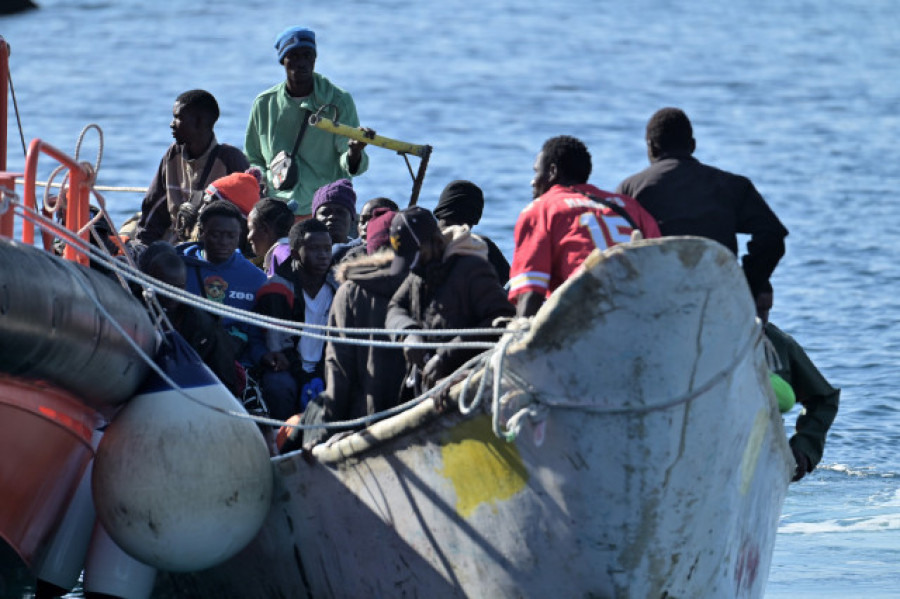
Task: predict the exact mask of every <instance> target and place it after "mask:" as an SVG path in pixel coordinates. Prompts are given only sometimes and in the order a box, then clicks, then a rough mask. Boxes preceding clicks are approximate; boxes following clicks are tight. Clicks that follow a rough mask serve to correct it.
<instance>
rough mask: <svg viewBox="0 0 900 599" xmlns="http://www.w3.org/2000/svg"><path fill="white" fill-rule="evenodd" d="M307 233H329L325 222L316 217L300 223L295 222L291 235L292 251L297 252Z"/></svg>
mask: <svg viewBox="0 0 900 599" xmlns="http://www.w3.org/2000/svg"><path fill="white" fill-rule="evenodd" d="M307 233H328V227H326V226H325V223H323V222H322V221H320V220H316V219H314V218H308V219H306V220H302V221H300V222H299V223H294V226H292V227H291V232H290V235H289V239H290V243H291V251H293V252H296V251H297V250H298V249H299V248H300V245H301V244H302V243H303V237H304V236H305V235H306V234H307ZM329 235H330V234H329Z"/></svg>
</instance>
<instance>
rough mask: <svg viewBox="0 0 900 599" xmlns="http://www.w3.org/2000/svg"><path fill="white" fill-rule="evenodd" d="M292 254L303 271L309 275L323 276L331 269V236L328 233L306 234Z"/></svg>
mask: <svg viewBox="0 0 900 599" xmlns="http://www.w3.org/2000/svg"><path fill="white" fill-rule="evenodd" d="M294 252H295V253H296V255H297V259H298V260H300V264H301V265H302V266H303V270H305V271H306V272H308V273H309V274H310V275H313V276H324V275H325V273H326V272H328V269H329V268H331V236H330V235H328V233H324V232H318V233H306V234H305V235H304V236H303V240H302V241H301V242H300V247H298V248H297V249H295V250H294Z"/></svg>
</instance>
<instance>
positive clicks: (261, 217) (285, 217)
mask: <svg viewBox="0 0 900 599" xmlns="http://www.w3.org/2000/svg"><path fill="white" fill-rule="evenodd" d="M291 201H293V200H291ZM293 225H294V210H293V208H292V207H291V206H290V205H289V204H285V203H284V202H282V201H281V200H276V199H275V198H263V199H261V200H260V201H259V203H257V204H256V206H254V207H253V210H251V211H250V215H249V216H248V217H247V241H248V242H249V243H250V247H251V248H252V250H253V255H254V258H253V264H255V265H256V266H258V267H259V268H261V269H263V270H264V271H265V273H266V275H268V276H270V277H271V276H272V275H274V274H275V268H276V267H277V266H278V265H279V264H281V263H282V262H284V261H285V260H287V259H288V258H290V257H291V243H290V240H289V239H288V234H289V233H290V231H291V227H292V226H293Z"/></svg>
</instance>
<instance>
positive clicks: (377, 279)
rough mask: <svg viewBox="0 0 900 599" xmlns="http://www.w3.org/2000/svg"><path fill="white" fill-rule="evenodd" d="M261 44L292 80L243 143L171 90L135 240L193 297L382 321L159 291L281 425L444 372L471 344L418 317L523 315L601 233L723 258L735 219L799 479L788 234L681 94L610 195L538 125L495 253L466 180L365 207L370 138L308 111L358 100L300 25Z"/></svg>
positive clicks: (346, 112) (803, 435) (817, 447)
mask: <svg viewBox="0 0 900 599" xmlns="http://www.w3.org/2000/svg"><path fill="white" fill-rule="evenodd" d="M275 50H276V57H277V60H278V61H279V62H280V63H281V64H282V65H283V66H284V69H285V75H286V77H285V80H284V81H282V82H280V83H279V84H277V85H275V86H273V87H272V88H270V89H268V90H266V91H264V92H262V93H261V94H260V95H259V96H258V97H257V98H256V100H255V101H254V103H253V107H252V109H251V112H250V116H249V122H248V124H247V129H246V138H245V142H244V147H243V149H238V148H235V147H233V146H230V145H228V144H220V143H218V141H217V140H216V137H215V133H214V125H215V123H216V121H217V119H218V117H219V110H218V106H217V103H216V100H215V98H214V97H213V96H212V95H211V94H209V93H208V92H206V91H203V90H190V91H187V92H185V93H183V94H181V95H179V96H178V97H177V98H176V100H175V104H174V108H173V120H172V123H171V128H172V134H173V137H174V140H175V141H174V143H173V144H172V145H171V146H170V147H169V148H168V149H167V150H166V152H165V153H164V155H163V158H162V160H161V161H160V164H159V168H158V169H157V172H156V174H155V176H154V177H153V181H152V183H151V185H150V187H149V189H148V191H147V194H146V196H145V198H144V199H143V202H142V206H141V212H140V216H139V218H136V219H135V222H134V223H133V224H134V230H133V231H132V232H131V234H130V235H131V240H130V242H129V249H130V251H131V252H133V254H134V256H135V258H136V261H137V264H138V265H139V267H140V268H141V270H143V271H144V272H146V273H147V274H149V275H151V276H153V277H155V278H157V279H159V280H161V281H163V282H166V283H169V284H171V285H174V286H176V287H180V288H183V289H185V290H186V291H188V292H190V293H192V294H196V295H198V296H200V297H204V298H207V299H209V300H213V301H216V302H220V303H222V304H224V305H227V306H231V307H234V308H240V309H243V310H247V311H251V312H255V313H256V314H260V315H265V316H270V317H275V318H280V319H284V320H291V321H295V322H300V323H305V324H307V325H329V326H331V327H337V328H339V329H353V328H364V329H376V330H377V329H384V330H389V331H394V333H393V334H392V335H391V336H388V335H387V334H375V333H372V334H370V335H369V336H368V337H369V339H381V340H388V339H389V338H390V339H391V340H393V341H395V342H399V343H398V344H397V345H394V346H363V345H354V344H351V343H346V341H349V340H350V337H349V336H348V335H346V334H344V333H341V332H337V333H331V336H330V337H328V338H327V339H326V337H324V336H323V335H316V334H300V335H293V334H290V333H287V332H283V331H282V330H276V329H274V328H273V329H267V328H265V327H260V326H254V325H250V324H247V323H246V322H244V321H241V320H240V319H236V318H225V317H223V318H219V317H217V316H213V315H211V314H209V313H206V312H204V311H202V310H199V309H197V308H195V307H192V306H188V305H185V304H184V303H179V302H175V301H166V303H165V305H164V306H163V307H164V308H165V309H166V311H167V313H168V316H169V319H170V321H171V323H172V325H173V327H174V328H175V329H176V330H178V331H179V332H180V333H181V334H182V335H183V336H184V337H185V339H186V340H187V341H188V342H189V343H190V344H191V345H192V346H193V347H194V348H195V349H196V350H197V353H198V355H199V356H200V357H201V358H202V359H203V360H204V361H205V362H206V364H207V365H208V366H209V367H210V369H211V370H212V371H213V372H214V373H215V374H216V375H217V376H218V377H219V378H220V379H221V381H222V382H223V384H224V385H225V386H226V387H228V389H230V390H231V391H232V392H233V393H235V394H236V395H237V396H239V397H241V396H243V395H244V394H245V392H246V390H247V389H248V387H250V386H253V387H254V389H255V391H256V392H257V393H258V394H260V395H261V397H262V398H263V402H264V404H265V406H266V407H267V413H268V415H269V416H270V417H272V418H275V419H278V420H287V421H288V422H290V423H297V422H300V423H303V424H308V425H314V424H320V423H323V422H329V423H331V422H342V421H346V420H350V419H354V418H358V417H361V416H366V415H372V414H375V413H378V412H381V411H383V410H386V409H388V408H391V407H393V406H396V405H399V404H401V403H402V402H404V401H406V400H407V399H410V398H413V397H416V396H418V395H420V394H421V393H423V392H425V391H426V390H428V389H430V388H432V387H433V386H434V385H435V384H436V383H437V382H438V381H441V380H444V379H445V378H446V377H448V376H453V375H454V373H455V372H456V371H457V369H458V368H459V367H460V366H461V365H463V364H464V363H465V362H466V361H467V360H469V359H470V358H472V357H473V356H474V355H476V354H477V353H478V351H479V350H477V349H476V350H473V349H469V348H466V347H464V346H461V345H460V344H458V343H456V341H460V340H462V339H461V338H447V337H446V336H443V337H440V336H435V335H432V334H430V332H433V331H435V330H441V329H443V330H447V329H471V328H478V329H486V328H492V327H493V328H498V329H499V328H502V327H504V326H505V323H506V322H508V321H509V320H511V319H513V318H516V317H524V318H527V317H531V316H533V315H534V314H536V313H537V312H538V310H539V309H540V308H541V306H542V304H543V303H544V301H545V300H546V299H547V298H548V297H549V296H550V295H551V294H552V293H553V292H554V290H556V289H557V288H558V287H559V286H560V285H561V284H562V283H563V282H565V281H566V279H568V278H569V277H570V276H572V275H573V273H575V272H577V270H578V269H579V267H580V266H581V264H582V263H583V262H584V260H585V259H586V258H587V256H588V255H589V254H590V253H591V252H593V251H595V250H597V249H599V250H604V249H606V248H609V247H611V246H613V245H616V244H618V243H623V242H628V241H631V240H633V239H635V238H654V237H660V236H671V235H696V236H701V237H706V238H709V239H713V240H715V241H717V242H719V243H721V244H723V245H724V246H725V247H727V248H728V249H729V250H730V251H731V252H732V253H733V254H734V255H735V256H736V257H737V256H738V255H739V253H740V252H739V249H740V248H739V247H738V239H737V235H738V234H746V235H749V242H748V244H747V248H746V252H745V253H744V254H743V255H741V256H740V261H741V264H742V267H743V270H744V273H745V274H746V278H747V282H748V287H749V289H750V293H751V295H752V298H753V301H754V302H755V303H756V307H757V314H758V316H759V318H760V319H761V321H762V323H763V324H764V331H765V334H766V336H767V337H768V338H769V339H770V340H771V342H772V345H773V346H774V348H775V349H776V351H777V353H778V354H779V357H780V358H781V360H780V363H781V368H780V370H779V371H778V372H777V374H778V375H780V376H781V377H782V378H783V379H784V380H786V381H787V382H788V383H789V384H790V385H791V386H792V387H793V390H794V392H795V393H796V396H797V399H798V401H800V402H802V403H803V405H804V411H803V413H802V414H801V415H800V417H799V418H798V421H797V430H796V433H795V434H794V435H793V436H792V437H791V439H790V446H791V448H792V450H793V453H794V456H795V459H796V462H797V469H796V473H795V476H794V479H795V480H799V479H800V478H802V477H803V476H804V475H805V474H806V473H808V472H811V471H812V470H813V469H814V468H815V467H816V465H817V464H818V463H819V461H820V460H821V458H822V452H823V449H824V444H825V437H826V434H827V431H828V429H829V427H830V426H831V423H832V422H833V420H834V417H835V415H836V413H837V409H838V398H839V392H840V390H839V389H836V388H833V387H832V386H831V385H830V384H829V383H828V382H827V381H826V380H825V378H824V377H823V376H822V375H821V373H820V372H819V371H818V369H817V368H816V367H815V366H814V365H813V363H812V362H811V360H810V359H809V357H808V356H807V355H806V353H805V352H804V351H803V349H802V348H801V347H800V346H799V345H798V344H797V343H796V342H795V341H794V340H793V339H792V338H791V337H790V336H788V335H786V334H785V333H783V332H782V331H780V330H779V329H778V328H777V327H775V325H773V324H772V323H770V322H768V316H769V311H770V309H771V307H772V302H773V292H772V286H771V283H770V278H771V276H772V273H773V271H774V270H775V268H776V265H777V264H778V262H779V260H780V259H781V257H782V256H783V255H784V253H785V242H784V240H785V237H786V236H787V234H788V231H787V229H786V228H785V227H784V225H783V224H782V223H781V222H780V220H779V219H778V217H777V216H776V215H775V213H774V212H773V211H772V210H771V208H770V207H769V205H768V204H767V203H766V201H765V200H764V199H763V197H762V196H761V195H760V194H759V192H758V191H757V190H756V188H755V187H754V185H753V183H752V182H751V181H750V180H749V179H748V178H746V177H743V176H740V175H736V174H732V173H729V172H726V171H723V170H720V169H717V168H714V167H712V166H709V165H705V164H703V163H701V162H700V161H698V160H697V159H696V158H694V157H693V153H694V150H695V146H696V143H695V140H694V137H693V130H692V126H691V123H690V120H689V119H688V117H687V115H686V114H685V113H684V112H683V111H682V110H680V109H677V108H663V109H661V110H659V111H657V112H656V113H655V114H654V115H652V117H651V118H650V120H649V122H648V124H647V128H646V143H647V153H648V158H649V161H650V165H649V167H647V168H646V169H644V170H642V171H640V172H638V173H637V174H635V175H633V176H631V177H628V178H627V179H625V180H624V181H623V182H622V183H621V184H620V185H619V186H618V187H617V189H616V190H615V192H608V191H604V190H602V189H600V188H598V187H596V186H594V185H592V184H591V183H589V182H588V181H589V178H590V175H591V168H592V164H591V155H590V152H589V150H588V148H587V147H586V146H585V144H584V143H583V142H582V141H580V140H579V139H577V138H575V137H572V136H569V135H559V136H555V137H552V138H550V139H548V140H546V142H545V143H544V144H543V146H542V147H541V148H540V149H539V151H538V152H537V156H536V159H535V162H534V167H533V168H534V178H533V180H532V182H531V186H532V192H533V198H532V201H531V202H530V203H527V205H525V206H523V209H522V211H521V213H520V214H519V215H518V218H517V221H516V224H515V230H514V251H513V255H512V262H511V263H509V262H508V261H507V260H506V258H505V257H504V255H503V253H502V252H501V251H500V250H499V249H498V247H497V245H496V244H495V243H494V242H493V241H492V240H491V239H489V238H488V237H487V236H485V235H483V234H480V233H476V232H474V230H473V228H474V227H476V226H477V224H478V223H479V221H480V219H481V217H482V213H483V211H484V208H485V198H484V194H483V192H482V190H481V188H479V186H478V185H477V184H475V183H473V182H472V181H468V180H465V179H458V180H454V181H450V182H448V183H447V184H446V186H445V187H444V188H443V191H442V193H441V195H440V198H439V200H438V202H437V204H436V207H435V209H434V210H433V211H431V210H428V209H426V208H423V207H420V206H411V207H408V208H404V209H401V207H400V206H399V204H398V203H397V202H395V201H394V200H392V199H390V198H386V197H374V198H371V199H368V200H367V201H365V202H362V203H361V205H360V201H359V198H357V194H356V192H355V190H354V187H353V183H352V181H353V178H354V177H357V176H359V175H362V174H363V173H365V172H366V170H367V168H368V157H367V155H366V151H365V147H366V143H365V142H361V141H356V140H351V139H348V138H346V137H343V136H339V135H335V134H333V133H330V132H327V131H324V130H321V129H319V128H316V127H309V126H308V123H309V117H310V115H311V114H315V113H318V112H319V111H322V110H326V111H328V112H329V114H333V115H334V116H336V117H339V119H340V122H341V123H343V124H346V125H349V126H352V127H355V128H360V127H359V119H358V116H357V112H356V107H355V105H354V102H353V98H352V97H351V95H350V94H349V93H348V92H346V91H344V90H342V89H341V88H339V87H338V86H336V85H334V84H333V83H332V82H331V81H329V80H328V79H327V78H326V77H325V76H323V75H321V74H319V73H317V72H316V71H315V61H316V56H317V55H316V37H315V33H314V32H313V31H311V30H309V29H306V28H302V27H292V28H289V29H287V30H286V31H284V32H283V33H281V34H280V35H279V36H278V37H277V39H276V42H275ZM361 129H362V130H363V131H364V133H365V134H366V135H367V136H369V137H370V138H371V136H373V135H374V131H372V130H370V129H364V128H361ZM397 331H401V332H402V333H397ZM485 338H486V339H489V340H491V339H496V336H494V337H489V336H488V337H485ZM466 340H472V339H471V338H467V339H466ZM444 399H446V398H444ZM334 432H335V431H334V429H328V430H326V429H324V428H322V429H319V428H316V429H307V430H305V432H302V431H301V430H300V429H298V428H293V427H285V428H283V429H282V431H281V433H280V434H279V439H278V445H279V447H278V450H280V451H282V452H284V451H289V450H294V449H297V448H300V447H307V448H309V447H311V446H312V445H314V444H315V443H318V442H322V441H323V440H324V439H325V438H326V437H327V436H329V435H330V434H332V433H334ZM275 450H276V449H273V451H275Z"/></svg>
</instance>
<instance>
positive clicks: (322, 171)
mask: <svg viewBox="0 0 900 599" xmlns="http://www.w3.org/2000/svg"><path fill="white" fill-rule="evenodd" d="M275 49H276V50H277V52H278V61H279V62H280V63H281V64H282V65H284V70H285V73H286V75H287V77H286V79H285V81H282V82H281V83H279V84H278V85H276V86H274V87H272V88H270V89H267V90H266V91H264V92H262V93H261V94H260V95H259V96H257V97H256V100H254V101H253V108H252V109H251V111H250V121H249V122H248V123H247V134H246V138H245V140H244V153H245V154H246V155H247V159H248V160H249V161H250V164H251V165H253V166H256V167H259V168H260V169H261V170H262V172H263V173H264V174H265V182H266V185H267V188H268V193H267V195H268V196H269V197H276V198H278V199H281V200H284V201H285V202H287V201H290V200H292V199H293V200H296V202H297V208H296V209H295V211H294V213H295V214H296V215H298V216H307V215H309V214H311V212H312V210H311V208H312V199H313V194H314V193H315V192H316V190H317V189H319V188H320V187H322V186H324V185H327V184H329V183H331V182H333V181H337V180H338V179H347V178H350V177H353V176H354V175H361V174H362V173H364V172H365V171H366V169H367V168H368V166H369V158H368V156H366V153H365V152H364V151H363V148H365V146H366V144H365V143H363V142H359V141H354V140H348V139H347V138H345V137H342V136H339V135H334V134H332V133H328V132H327V131H322V130H321V129H316V128H315V127H310V126H304V122H308V119H309V117H310V115H312V114H314V113H315V112H316V111H317V110H319V108H321V107H323V106H326V105H330V106H328V107H327V108H326V110H325V112H324V114H325V115H326V116H328V117H329V118H332V117H335V118H336V120H338V121H339V122H340V123H341V124H344V125H347V126H350V127H359V117H358V116H357V115H356V105H355V104H354V103H353V98H352V97H351V96H350V94H349V93H347V92H346V91H344V90H342V89H341V88H339V87H338V86H336V85H334V84H333V83H332V82H331V81H329V80H328V79H326V78H325V77H324V76H323V75H320V74H319V73H316V72H314V69H315V66H316V34H315V33H314V32H313V31H311V30H309V29H304V28H302V27H291V28H290V29H287V30H285V31H283V32H282V33H281V34H280V35H279V36H278V38H277V39H276V40H275ZM335 111H336V113H337V114H336V116H335ZM367 131H370V130H367ZM295 146H296V151H294V148H295ZM282 152H283V154H282V155H281V156H287V157H289V158H290V159H291V160H292V162H293V163H294V164H295V169H296V171H295V175H296V178H295V180H294V181H293V182H292V181H291V179H290V178H288V179H287V181H286V182H285V183H284V184H279V183H278V171H279V169H278V168H275V167H277V166H278V160H277V158H278V157H279V153H282ZM285 172H286V171H285Z"/></svg>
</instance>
